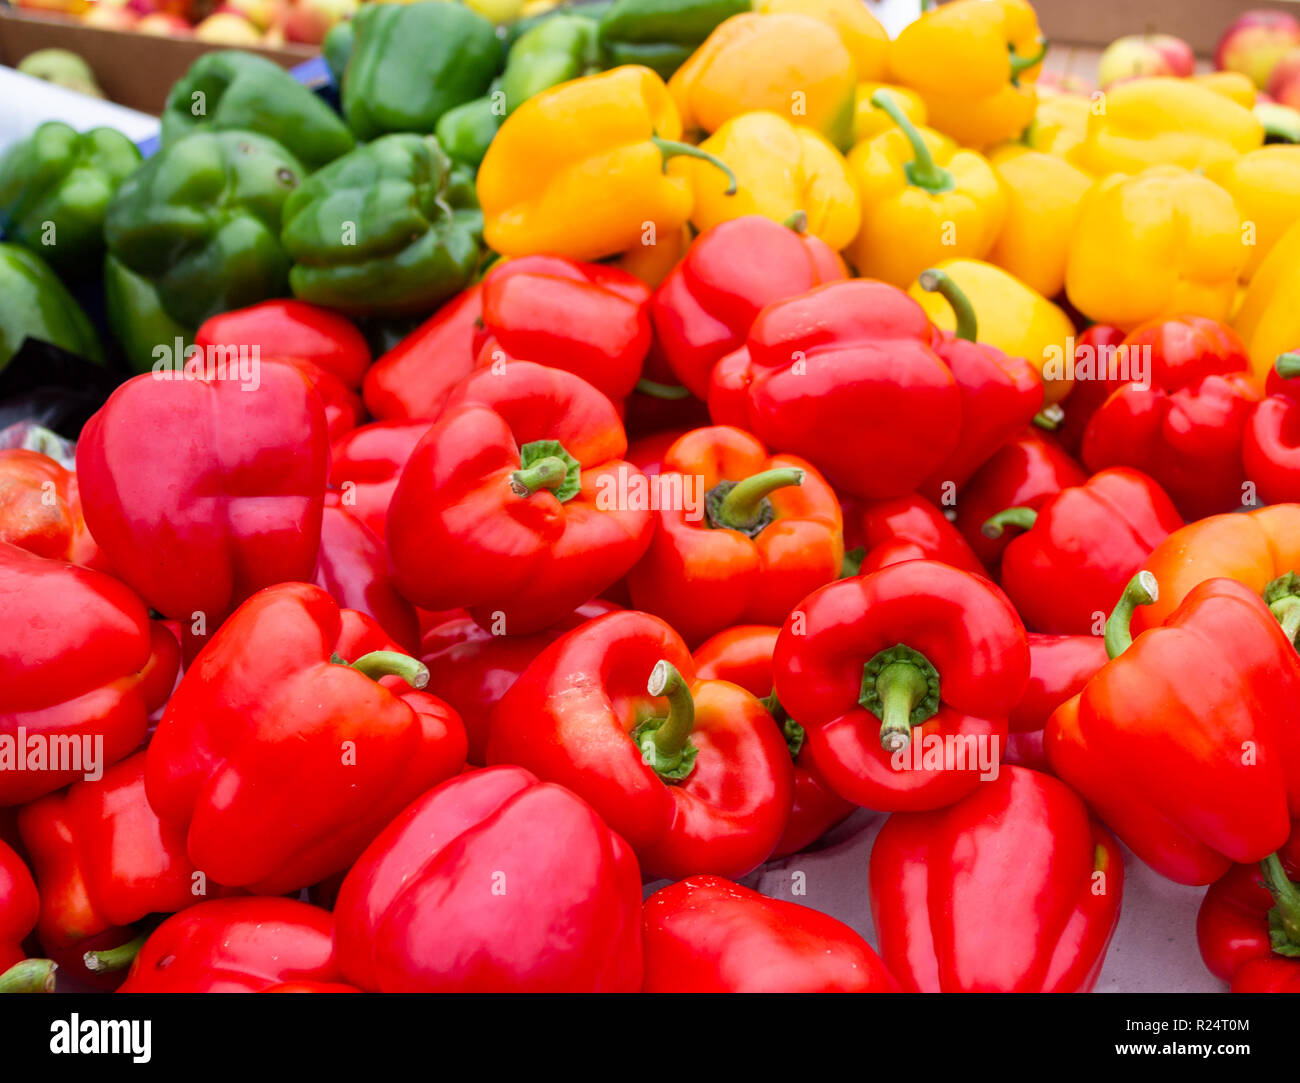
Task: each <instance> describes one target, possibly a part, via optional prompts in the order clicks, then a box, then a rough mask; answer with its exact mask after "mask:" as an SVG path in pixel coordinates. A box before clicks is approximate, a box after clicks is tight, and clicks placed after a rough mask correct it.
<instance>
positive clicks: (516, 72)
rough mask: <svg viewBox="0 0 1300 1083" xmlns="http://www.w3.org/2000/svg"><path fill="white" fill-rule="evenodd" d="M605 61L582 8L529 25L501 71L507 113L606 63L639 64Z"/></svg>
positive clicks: (592, 23) (596, 33)
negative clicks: (534, 97) (535, 96)
mask: <svg viewBox="0 0 1300 1083" xmlns="http://www.w3.org/2000/svg"><path fill="white" fill-rule="evenodd" d="M601 61H602V57H601V51H600V32H599V29H598V26H597V23H596V20H595V19H592V18H588V17H587V16H586V15H583V14H582V13H581V11H575V12H574V13H573V14H568V13H565V12H557V13H556V14H555V15H553V16H552V17H551V18H549V19H545V20H543V21H542V22H540V23H538V24H537V25H536V26H532V27H529V28H528V29H527V30H525V31H524V32H523V33H522V34H520V35H519V36H518V37H517V38H515V40H514V41H513V42H512V43H511V45H510V51H509V53H508V54H507V56H506V66H505V69H504V70H503V71H502V73H501V92H502V93H503V94H504V95H505V107H506V113H507V114H508V113H510V112H511V111H512V110H514V109H517V108H518V107H519V106H520V105H521V104H522V103H524V102H526V101H527V100H528V99H529V98H531V97H533V96H534V95H536V94H540V93H541V92H542V91H543V90H547V89H549V88H550V87H553V86H558V85H559V84H560V83H567V82H568V81H569V80H570V79H578V78H581V77H582V76H584V75H591V74H593V73H595V72H598V71H600V70H601V69H602V68H603V67H606V66H608V67H614V66H616V65H618V64H624V63H639V61H625V60H621V59H614V60H613V63H612V64H608V65H606V64H602V62H601ZM665 78H666V77H665ZM498 123H499V122H498Z"/></svg>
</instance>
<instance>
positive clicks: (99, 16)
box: [81, 4, 140, 30]
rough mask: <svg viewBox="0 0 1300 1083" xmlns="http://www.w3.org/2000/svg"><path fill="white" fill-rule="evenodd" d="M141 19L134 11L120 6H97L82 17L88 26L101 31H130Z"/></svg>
mask: <svg viewBox="0 0 1300 1083" xmlns="http://www.w3.org/2000/svg"><path fill="white" fill-rule="evenodd" d="M139 19H140V16H138V15H137V14H136V13H135V12H134V11H131V10H130V9H129V8H127V7H126V6H125V5H119V4H96V5H95V6H94V7H92V8H91V9H90V10H89V11H88V12H86V14H85V15H83V16H82V17H81V21H82V22H83V23H85V24H86V26H97V27H99V28H100V29H101V30H130V29H132V28H133V27H134V26H135V24H136V23H137V22H138V21H139Z"/></svg>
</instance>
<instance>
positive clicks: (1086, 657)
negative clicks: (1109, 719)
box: [1002, 632, 1110, 774]
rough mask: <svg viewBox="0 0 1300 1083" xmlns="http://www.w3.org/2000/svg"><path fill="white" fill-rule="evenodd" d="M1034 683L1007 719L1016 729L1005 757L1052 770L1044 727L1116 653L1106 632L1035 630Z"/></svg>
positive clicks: (1031, 661) (1031, 664)
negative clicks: (1064, 633) (1072, 633)
mask: <svg viewBox="0 0 1300 1083" xmlns="http://www.w3.org/2000/svg"><path fill="white" fill-rule="evenodd" d="M1028 639H1029V685H1028V686H1027V687H1026V688H1025V694H1024V695H1023V696H1021V697H1020V702H1019V703H1017V704H1016V706H1015V708H1014V709H1013V710H1012V712H1011V716H1010V717H1009V718H1008V719H1007V722H1008V724H1009V726H1010V728H1011V732H1010V733H1009V734H1008V735H1007V746H1006V750H1005V752H1004V753H1003V756H1002V759H1003V761H1004V762H1006V763H1018V764H1021V765H1022V766H1024V767H1032V768H1033V769H1034V770H1035V771H1045V772H1047V773H1049V774H1050V773H1051V767H1050V766H1049V765H1048V762H1047V753H1046V752H1045V751H1044V750H1043V727H1044V726H1046V725H1047V720H1048V719H1049V718H1050V717H1051V715H1052V712H1053V711H1055V710H1056V708H1057V707H1059V706H1060V705H1061V704H1062V703H1064V702H1065V701H1066V700H1068V699H1070V698H1071V697H1072V696H1075V695H1078V693H1079V692H1081V691H1083V686H1084V685H1085V684H1087V683H1088V682H1089V681H1090V680H1091V679H1092V678H1093V676H1094V674H1096V673H1097V671H1098V670H1100V669H1101V667H1102V666H1104V665H1105V664H1106V663H1107V662H1108V661H1109V660H1110V659H1109V656H1108V655H1107V654H1106V643H1105V641H1104V640H1103V639H1102V637H1101V636H1093V635H1087V636H1059V635H1044V634H1042V633H1040V632H1030V633H1029V636H1028Z"/></svg>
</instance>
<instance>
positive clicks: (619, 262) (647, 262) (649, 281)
mask: <svg viewBox="0 0 1300 1083" xmlns="http://www.w3.org/2000/svg"><path fill="white" fill-rule="evenodd" d="M693 236H694V234H693V233H692V232H691V227H690V226H682V228H681V229H679V230H678V231H677V232H676V233H673V234H670V235H669V236H667V237H659V236H655V237H653V238H645V237H643V238H642V240H643V242H644V243H642V244H637V245H633V246H632V247H631V248H629V249H628V250H627V251H626V252H624V253H623V254H622V255H621V256H619V257H618V259H616V260H614V261H613V262H614V265H615V266H617V267H621V268H622V269H623V270H625V271H626V272H627V273H628V274H630V275H636V277H637V278H639V279H641V281H642V282H644V283H645V284H646V285H647V286H649V287H650V288H651V289H654V288H655V287H656V286H658V285H659V283H660V282H662V281H663V280H664V279H665V278H667V277H668V272H669V271H671V270H672V269H673V268H674V267H676V266H677V264H679V263H680V262H681V261H682V257H683V256H685V255H686V250H687V249H688V248H690V246H691V239H692V238H693Z"/></svg>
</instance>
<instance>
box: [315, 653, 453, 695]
mask: <svg viewBox="0 0 1300 1083" xmlns="http://www.w3.org/2000/svg"><path fill="white" fill-rule="evenodd" d="M330 661H331V662H333V663H334V664H335V665H337V666H347V667H348V668H349V669H355V670H356V671H357V672H358V673H364V674H365V675H366V676H367V677H369V678H370V679H371V680H372V681H377V680H379V678H381V677H401V678H402V680H404V681H405V682H406V683H407V684H409V685H410V686H411V687H412V688H424V687H425V686H426V685H427V684H428V683H429V668H428V666H426V665H425V664H424V663H423V662H421V661H420V660H419V659H417V658H412V657H411V656H410V655H409V654H402V652H401V651H371V652H370V653H369V654H363V655H362V656H361V657H360V658H358V659H357V660H356V661H355V662H349V661H348V660H347V659H346V658H344V657H343V656H342V655H341V654H335V655H334V656H333V657H331V658H330Z"/></svg>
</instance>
